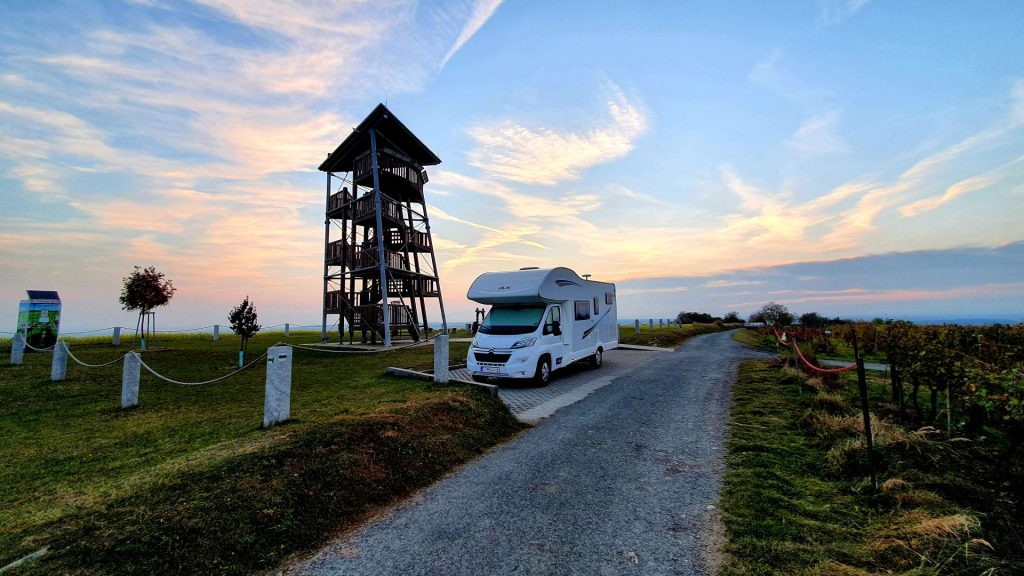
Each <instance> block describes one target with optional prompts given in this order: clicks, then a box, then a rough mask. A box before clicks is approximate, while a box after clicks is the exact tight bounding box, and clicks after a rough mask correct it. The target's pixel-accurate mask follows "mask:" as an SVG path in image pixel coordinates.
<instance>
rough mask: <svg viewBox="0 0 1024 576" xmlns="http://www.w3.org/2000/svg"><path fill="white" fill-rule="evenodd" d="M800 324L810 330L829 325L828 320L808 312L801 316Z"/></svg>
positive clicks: (815, 313)
mask: <svg viewBox="0 0 1024 576" xmlns="http://www.w3.org/2000/svg"><path fill="white" fill-rule="evenodd" d="M800 323H801V324H803V325H804V326H807V327H808V328H821V327H822V326H825V325H826V324H828V318H825V317H823V316H819V315H818V313H817V312H808V313H806V314H801V315H800Z"/></svg>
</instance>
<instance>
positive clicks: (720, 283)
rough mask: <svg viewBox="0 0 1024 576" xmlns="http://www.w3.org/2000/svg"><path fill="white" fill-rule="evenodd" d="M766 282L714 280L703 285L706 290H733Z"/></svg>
mask: <svg viewBox="0 0 1024 576" xmlns="http://www.w3.org/2000/svg"><path fill="white" fill-rule="evenodd" d="M764 283H765V282H764V280H712V281H710V282H706V283H704V284H703V285H702V287H704V288H733V287H735V286H757V285H758V284H764Z"/></svg>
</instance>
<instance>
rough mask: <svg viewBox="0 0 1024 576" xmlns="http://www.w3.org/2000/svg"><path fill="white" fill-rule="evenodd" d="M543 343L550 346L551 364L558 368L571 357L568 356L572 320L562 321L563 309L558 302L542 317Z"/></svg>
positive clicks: (569, 360)
mask: <svg viewBox="0 0 1024 576" xmlns="http://www.w3.org/2000/svg"><path fill="white" fill-rule="evenodd" d="M541 337H542V338H543V339H544V341H543V344H545V345H549V346H551V348H550V350H551V365H552V368H554V369H558V368H561V367H563V366H565V365H566V364H568V363H569V362H571V361H572V359H571V358H570V357H569V352H570V347H569V343H570V342H572V322H565V321H564V310H563V309H562V307H561V306H560V305H559V304H552V305H551V307H549V308H548V314H547V316H546V317H545V318H544V330H543V335H542V336H541Z"/></svg>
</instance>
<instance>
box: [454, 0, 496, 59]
mask: <svg viewBox="0 0 1024 576" xmlns="http://www.w3.org/2000/svg"><path fill="white" fill-rule="evenodd" d="M501 2H502V0H477V1H476V4H475V5H474V6H473V12H472V14H470V16H469V20H467V21H466V24H465V26H463V27H462V31H461V32H459V36H458V38H456V39H455V43H454V44H452V47H451V48H449V49H448V52H447V53H446V54H445V55H444V58H442V59H441V65H440V66H439V68H444V67H445V65H446V64H448V61H449V60H451V59H452V56H454V55H455V53H456V52H458V51H459V50H461V49H462V47H463V46H465V44H466V42H468V41H469V39H470V38H472V37H473V35H474V34H476V33H477V32H479V31H480V28H482V27H483V25H484V24H485V23H487V21H488V20H489V19H490V18H491V16H493V15H494V12H495V11H497V10H498V6H501Z"/></svg>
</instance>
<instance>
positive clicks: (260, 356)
mask: <svg viewBox="0 0 1024 576" xmlns="http://www.w3.org/2000/svg"><path fill="white" fill-rule="evenodd" d="M266 357H267V353H266V352H264V353H263V354H260V355H259V356H258V357H256V359H254V360H253V361H252V362H249V363H248V364H246V365H245V366H242V367H241V368H239V369H238V370H235V371H234V372H231V373H230V374H225V375H223V376H219V377H217V378H214V379H212V380H205V381H203V382H180V381H178V380H174V379H172V378H168V377H167V376H164V375H163V374H160V373H159V372H157V371H156V370H154V369H153V368H151V367H150V366H149V364H146V363H145V362H143V361H142V359H141V358H140V359H139V364H140V365H141V366H142V367H143V368H145V369H146V371H147V372H149V373H150V374H152V375H153V376H156V377H157V378H159V379H160V380H163V381H164V382H167V383H169V384H177V385H179V386H203V385H204V384H213V383H214V382H220V381H221V380H227V379H228V378H231V377H232V376H234V375H235V374H238V373H239V372H241V371H243V370H245V369H247V368H250V367H251V366H254V365H255V364H256V363H257V362H259V361H260V360H263V359H264V358H266ZM118 360H120V358H118Z"/></svg>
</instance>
